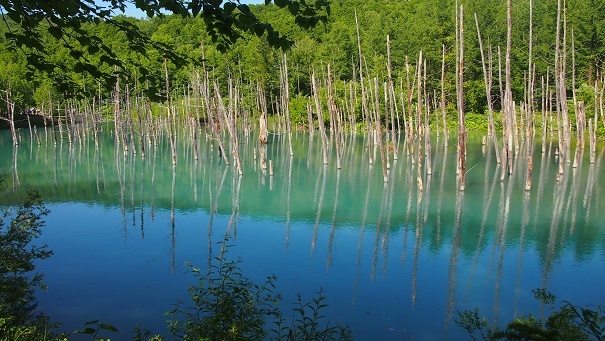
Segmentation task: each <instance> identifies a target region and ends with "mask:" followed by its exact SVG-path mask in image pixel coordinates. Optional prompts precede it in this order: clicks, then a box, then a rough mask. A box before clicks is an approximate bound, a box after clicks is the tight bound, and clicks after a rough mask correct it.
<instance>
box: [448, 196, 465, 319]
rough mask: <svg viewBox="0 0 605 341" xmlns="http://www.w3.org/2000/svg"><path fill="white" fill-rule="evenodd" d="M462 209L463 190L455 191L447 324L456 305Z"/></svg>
mask: <svg viewBox="0 0 605 341" xmlns="http://www.w3.org/2000/svg"><path fill="white" fill-rule="evenodd" d="M463 211H464V191H457V192H456V219H455V221H454V236H453V239H452V254H451V255H450V266H449V269H448V286H447V287H448V289H447V291H448V304H447V310H446V313H445V323H446V325H448V324H449V322H450V320H451V319H452V316H453V314H454V309H455V307H456V271H457V267H458V252H459V250H460V243H461V241H462V212H463Z"/></svg>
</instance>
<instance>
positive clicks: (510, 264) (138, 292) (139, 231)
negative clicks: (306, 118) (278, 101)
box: [0, 128, 605, 340]
mask: <svg viewBox="0 0 605 341" xmlns="http://www.w3.org/2000/svg"><path fill="white" fill-rule="evenodd" d="M21 135H22V141H21V144H20V145H19V146H17V147H13V145H12V141H11V137H10V133H9V132H4V131H2V132H0V177H2V178H4V179H5V183H6V187H7V189H6V190H5V191H4V192H3V193H2V197H0V204H1V205H7V204H15V203H17V202H19V198H23V197H24V195H25V193H26V191H27V190H28V189H37V190H38V191H39V192H40V193H41V194H42V198H43V200H44V202H45V203H46V204H47V206H48V208H50V209H51V214H50V215H49V216H48V217H47V219H46V221H47V224H46V225H47V226H46V227H45V228H44V233H43V235H42V237H41V242H43V243H48V244H49V246H50V248H51V249H52V250H54V252H55V254H54V256H52V257H51V258H50V259H47V260H44V261H42V262H40V263H39V264H38V265H37V268H38V270H39V271H41V272H44V273H45V274H46V277H45V281H46V283H47V284H48V291H47V292H40V293H39V295H38V297H39V300H40V310H41V311H42V312H44V313H45V314H47V315H50V316H51V317H52V318H53V319H54V320H60V321H62V325H61V330H65V331H73V330H75V329H81V328H82V327H83V324H84V322H86V321H89V320H95V319H100V320H103V321H105V322H109V323H111V324H114V325H115V326H117V327H118V328H119V329H120V333H121V335H123V336H122V337H119V339H122V338H126V337H127V336H132V333H131V332H130V330H131V329H132V328H133V327H135V326H136V325H137V323H139V324H141V325H142V327H143V328H145V329H149V330H151V331H152V332H153V333H154V334H155V333H162V334H166V329H165V326H166V323H165V320H166V319H167V317H166V316H163V313H164V312H166V311H168V310H170V309H172V308H174V304H175V303H177V302H178V300H179V299H181V300H183V301H184V302H185V303H186V304H185V305H187V303H188V296H187V288H188V286H189V285H191V284H193V283H194V280H193V278H192V276H191V275H190V274H189V273H188V268H187V267H186V266H184V263H185V262H186V261H190V262H191V263H193V264H194V265H195V266H197V267H202V268H203V267H206V266H207V265H208V263H209V261H210V259H211V258H212V257H214V256H217V255H218V252H219V249H220V245H218V244H217V243H218V242H220V241H222V240H223V239H224V236H225V234H228V235H229V236H230V243H231V244H232V245H233V246H232V247H231V248H230V249H229V253H228V255H229V257H231V258H236V257H241V258H242V260H243V269H244V272H245V273H246V274H247V275H248V276H249V277H251V278H252V279H254V280H255V281H257V282H259V283H260V282H261V281H263V279H264V278H265V277H266V276H267V275H271V274H275V275H276V276H277V277H278V282H277V289H278V291H279V292H281V293H282V295H283V297H284V306H282V309H284V310H287V309H288V308H289V305H288V304H289V303H290V302H294V301H295V299H296V294H297V293H300V294H302V296H303V299H306V300H310V299H311V297H312V296H313V294H314V293H315V292H316V291H318V290H319V289H320V288H323V290H325V294H326V296H327V298H328V300H327V302H328V304H330V306H329V307H328V308H326V310H325V311H324V313H325V314H326V315H327V316H328V317H329V318H330V321H331V323H334V322H336V321H339V322H342V323H346V324H349V325H350V326H351V327H352V330H353V333H354V336H355V337H356V338H357V339H384V340H386V339H410V338H413V339H416V340H424V339H427V340H431V339H446V338H448V339H460V338H463V337H464V336H465V331H464V330H462V329H461V328H459V327H457V326H456V325H455V322H454V320H455V318H456V317H457V314H456V311H458V310H465V309H474V308H475V307H478V308H479V309H480V311H481V312H482V314H483V315H485V316H486V317H487V318H488V320H489V322H490V323H496V324H499V325H503V324H505V323H506V322H508V321H510V320H511V319H512V318H513V317H515V316H520V315H521V314H523V313H528V312H532V313H534V314H536V315H538V316H540V314H544V313H547V312H548V310H547V309H546V308H545V307H543V306H541V305H540V303H539V302H538V301H536V300H534V299H533V294H532V293H531V290H532V289H534V288H538V287H544V288H547V289H548V290H550V291H552V292H553V293H554V294H556V295H557V297H558V301H559V302H560V301H561V300H569V301H571V302H573V303H574V304H578V305H586V304H605V286H603V284H602V283H604V282H605V272H603V271H602V269H603V268H604V266H605V224H604V223H603V222H604V221H605V202H604V201H603V200H602V199H603V194H602V192H601V187H602V186H601V184H603V183H605V175H603V172H602V169H601V168H602V165H603V148H602V147H603V146H602V145H599V146H598V147H597V155H596V160H597V161H596V163H595V164H590V163H589V162H588V160H589V156H588V153H589V150H588V147H586V148H585V150H584V151H582V149H579V153H581V154H580V155H581V156H580V158H581V162H580V163H579V164H578V165H577V167H576V168H574V167H572V165H571V164H569V165H567V166H566V168H565V171H564V173H563V175H562V177H561V178H560V180H557V176H556V175H557V167H558V166H557V163H556V155H555V149H556V142H552V141H550V140H548V139H547V140H546V141H545V143H546V145H545V146H546V148H545V150H546V151H545V153H542V152H541V150H542V148H541V146H542V141H541V140H540V141H536V142H535V144H533V145H532V150H533V154H532V155H533V175H532V187H531V190H530V191H525V189H524V188H525V174H526V160H525V159H526V158H524V157H521V156H519V157H518V158H516V161H515V163H514V165H513V172H512V174H511V175H510V176H505V178H504V181H501V172H502V170H501V166H500V165H499V164H497V163H496V158H495V156H494V153H493V152H492V150H491V149H489V148H487V147H485V146H482V145H481V136H480V135H476V136H474V135H471V136H470V137H469V139H468V151H467V174H466V190H465V191H464V192H460V191H458V190H457V184H456V174H455V169H456V168H455V163H456V145H455V140H453V139H452V140H450V141H449V147H446V146H445V143H444V141H443V138H438V137H436V136H433V139H432V151H433V155H432V156H431V161H432V169H433V172H432V175H430V176H428V175H426V173H423V174H424V175H423V186H424V191H419V189H418V184H417V174H418V171H417V167H418V165H417V163H416V162H413V157H412V155H407V153H406V150H408V149H407V147H408V146H407V145H406V144H405V143H404V142H403V141H402V142H400V144H399V145H398V146H397V147H396V148H397V152H398V153H397V155H398V159H397V160H394V158H393V156H394V155H393V153H389V154H390V156H389V157H390V165H389V174H388V180H389V181H388V182H387V183H384V181H383V176H382V167H381V165H380V153H379V152H378V150H377V149H376V148H375V147H372V148H368V147H367V145H368V143H367V140H366V139H365V137H364V136H363V135H357V136H353V135H347V136H345V138H344V141H343V142H344V144H343V145H344V148H343V161H342V169H340V170H338V169H336V162H335V155H336V152H335V150H333V151H332V154H333V156H332V158H331V159H330V163H329V164H327V165H324V164H323V160H322V156H321V154H322V153H321V144H320V143H321V141H320V138H319V137H318V136H316V137H314V138H310V137H309V135H308V134H306V133H296V134H294V141H293V153H294V156H293V157H291V156H290V154H289V150H288V145H287V137H286V136H285V135H279V134H272V135H271V136H270V142H269V144H268V145H267V146H262V147H261V146H259V145H258V144H257V143H256V140H255V139H254V138H253V137H250V138H246V137H245V136H241V137H240V146H239V148H240V150H239V151H240V158H241V160H242V168H243V172H244V175H243V176H242V177H240V176H239V175H238V174H237V170H236V169H235V167H233V160H232V161H231V165H229V166H228V165H226V164H225V162H224V161H223V160H222V159H221V158H220V156H219V153H218V147H217V146H213V145H212V143H211V141H210V140H204V139H202V140H201V141H200V145H199V148H198V158H197V160H196V159H195V157H194V153H195V150H194V148H192V145H191V142H190V137H189V136H187V135H184V136H181V137H179V140H178V141H177V143H178V157H177V165H176V166H173V165H172V160H171V154H170V143H169V141H168V140H167V139H166V140H163V139H159V140H158V144H157V146H153V145H147V146H146V149H147V150H146V154H145V157H144V158H143V157H142V156H141V153H140V151H139V153H137V154H135V153H132V148H131V150H130V151H129V152H127V153H124V151H123V149H122V148H121V147H120V148H116V146H115V141H114V139H113V137H112V136H110V135H111V134H110V133H109V132H105V133H104V134H103V135H101V139H100V140H99V145H98V147H95V143H94V141H92V137H88V138H83V139H75V140H74V143H73V144H71V145H70V144H69V143H68V141H67V140H61V139H59V140H58V142H57V144H56V145H55V142H54V141H55V140H54V137H53V134H51V132H50V128H49V129H48V130H47V131H44V130H39V131H38V135H39V137H40V144H38V143H37V141H36V140H35V139H31V138H30V134H29V132H26V131H23V132H21ZM488 145H489V144H488ZM526 148H527V146H526V145H525V144H524V145H523V146H522V148H521V151H520V154H519V155H525V154H524V153H526ZM255 149H256V151H255ZM261 153H266V155H267V160H271V161H272V162H273V164H274V175H273V176H271V175H270V173H269V169H266V170H263V169H262V168H261V165H260V159H261ZM368 153H372V156H373V157H372V158H373V160H374V164H373V165H370V163H369V161H368V160H369V155H368ZM255 155H256V156H257V157H256V159H255ZM286 316H288V314H286Z"/></svg>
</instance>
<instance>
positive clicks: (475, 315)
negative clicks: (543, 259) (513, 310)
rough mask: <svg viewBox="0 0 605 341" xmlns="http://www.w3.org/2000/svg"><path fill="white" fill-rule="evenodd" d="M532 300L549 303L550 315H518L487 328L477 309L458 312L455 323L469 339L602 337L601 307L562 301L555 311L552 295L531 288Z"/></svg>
mask: <svg viewBox="0 0 605 341" xmlns="http://www.w3.org/2000/svg"><path fill="white" fill-rule="evenodd" d="M532 292H533V293H534V296H535V297H536V299H538V300H540V301H541V302H542V303H544V304H547V305H549V306H550V309H551V315H550V316H549V317H548V318H547V319H546V320H545V321H542V320H540V319H537V318H536V317H534V316H533V315H531V314H529V315H527V316H525V315H522V316H521V317H519V318H516V319H514V320H513V321H511V322H509V323H508V324H507V325H506V328H505V329H503V330H500V329H498V326H494V327H490V326H489V324H488V323H487V319H486V318H482V317H481V316H480V314H479V310H478V309H477V308H475V309H474V310H465V311H462V312H460V311H459V312H458V318H456V324H457V325H458V326H459V327H461V328H464V329H465V330H466V331H467V332H468V334H469V336H470V337H471V339H472V340H478V339H479V340H545V341H547V340H569V341H583V340H591V339H595V340H605V315H603V313H604V312H605V310H604V309H603V307H602V306H597V307H596V308H595V309H592V308H590V307H576V306H574V305H572V304H571V303H569V302H566V301H564V302H563V306H562V307H561V308H560V309H559V310H557V309H555V308H554V307H553V304H554V302H555V299H556V297H555V295H553V294H552V293H550V292H548V291H547V290H546V289H535V290H532Z"/></svg>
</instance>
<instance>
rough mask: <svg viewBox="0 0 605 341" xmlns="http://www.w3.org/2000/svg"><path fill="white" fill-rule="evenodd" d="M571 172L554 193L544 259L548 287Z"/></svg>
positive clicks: (567, 173) (544, 281)
mask: <svg viewBox="0 0 605 341" xmlns="http://www.w3.org/2000/svg"><path fill="white" fill-rule="evenodd" d="M569 176H570V175H569V172H564V173H563V176H562V179H561V181H560V182H559V183H558V185H557V186H556V187H555V191H554V193H553V195H554V197H553V201H554V202H553V205H552V207H553V212H552V219H551V223H550V231H549V237H548V248H547V252H546V259H545V261H544V269H543V273H542V276H543V278H542V281H543V287H544V288H545V287H546V284H547V283H546V282H547V281H548V276H549V275H550V271H551V270H552V266H553V259H554V256H555V251H556V247H557V245H558V243H557V235H558V234H559V228H560V227H561V225H562V224H561V215H562V213H563V205H564V202H565V197H566V195H567V185H568V182H569Z"/></svg>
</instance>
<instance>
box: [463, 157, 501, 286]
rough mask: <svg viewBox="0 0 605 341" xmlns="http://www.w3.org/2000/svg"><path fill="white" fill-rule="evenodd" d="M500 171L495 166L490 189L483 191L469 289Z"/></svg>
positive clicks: (487, 168) (485, 176) (486, 180)
mask: <svg viewBox="0 0 605 341" xmlns="http://www.w3.org/2000/svg"><path fill="white" fill-rule="evenodd" d="M490 160H491V159H489V158H488V159H487V164H486V167H485V175H484V180H483V183H484V186H487V185H488V184H489V168H490ZM499 170H500V167H498V165H496V167H495V169H494V177H493V179H492V181H491V182H492V186H491V188H490V190H489V191H487V190H484V191H483V204H484V205H483V218H482V219H481V229H480V230H479V235H478V237H477V247H476V248H475V256H474V257H473V265H472V267H471V276H470V280H469V284H468V287H469V288H470V286H471V284H472V282H473V278H474V276H475V273H476V269H477V261H478V260H479V255H480V253H481V243H482V241H483V236H484V235H485V227H486V225H487V218H488V216H489V210H490V208H491V203H492V199H493V197H494V192H495V189H496V182H499V181H498V171H499Z"/></svg>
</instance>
